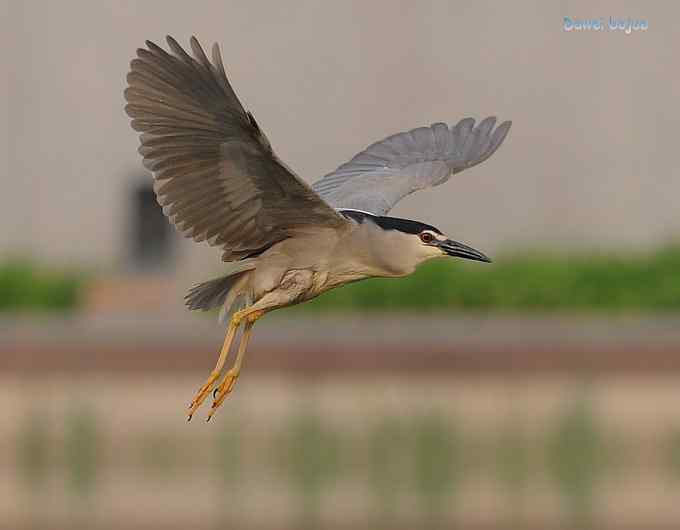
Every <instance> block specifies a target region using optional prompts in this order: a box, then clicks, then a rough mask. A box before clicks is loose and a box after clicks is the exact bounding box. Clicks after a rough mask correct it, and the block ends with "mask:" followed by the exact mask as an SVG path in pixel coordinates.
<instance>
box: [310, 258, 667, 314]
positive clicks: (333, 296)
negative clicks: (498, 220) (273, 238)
mask: <svg viewBox="0 0 680 530" xmlns="http://www.w3.org/2000/svg"><path fill="white" fill-rule="evenodd" d="M678 271H680V247H675V248H667V249H663V250H659V251H657V252H655V253H651V254H639V253H631V254H630V255H606V254H602V255H586V254H583V253H580V254H574V255H571V256H567V255H555V254H552V255H551V254H548V253H540V252H534V253H526V254H521V255H519V254H518V255H515V256H506V257H502V256H501V257H499V258H497V259H496V260H495V261H494V263H491V264H482V263H472V262H463V261H461V260H453V259H439V260H434V261H431V262H429V263H427V264H425V265H423V266H422V267H420V268H419V270H418V271H417V272H416V273H415V274H413V275H411V276H408V277H405V278H398V279H387V278H376V279H371V280H366V281H362V282H357V283H353V284H350V285H348V286H346V287H342V288H340V289H335V290H332V291H329V292H328V293H326V294H324V295H322V296H320V297H319V298H317V299H315V300H313V301H311V302H310V303H308V304H302V305H301V306H300V310H301V311H305V310H310V311H319V310H325V309H327V310H347V311H349V310H399V309H403V310H414V309H415V310H421V311H423V310H425V311H427V310H432V311H435V310H443V309H454V310H455V309H460V310H473V311H485V310H495V311H523V312H527V311H528V312H531V311H536V312H545V311H608V312H612V311H658V312H661V311H677V310H680V274H678Z"/></svg>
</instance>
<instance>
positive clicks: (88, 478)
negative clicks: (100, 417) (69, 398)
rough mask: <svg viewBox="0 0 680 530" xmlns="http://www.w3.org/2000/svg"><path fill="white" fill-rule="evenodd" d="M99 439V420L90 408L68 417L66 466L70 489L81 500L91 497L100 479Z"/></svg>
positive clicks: (65, 450)
mask: <svg viewBox="0 0 680 530" xmlns="http://www.w3.org/2000/svg"><path fill="white" fill-rule="evenodd" d="M98 456H99V437H98V434H97V426H96V418H95V416H94V414H92V413H91V412H90V411H89V410H87V409H80V408H79V409H76V410H73V411H71V412H70V413H69V414H68V415H67V417H66V428H65V432H64V463H65V467H66V473H67V484H68V489H69V490H70V491H71V492H73V493H74V494H76V495H77V496H79V497H88V496H90V495H92V493H93V489H94V485H95V480H96V478H97V468H98V463H99V462H98Z"/></svg>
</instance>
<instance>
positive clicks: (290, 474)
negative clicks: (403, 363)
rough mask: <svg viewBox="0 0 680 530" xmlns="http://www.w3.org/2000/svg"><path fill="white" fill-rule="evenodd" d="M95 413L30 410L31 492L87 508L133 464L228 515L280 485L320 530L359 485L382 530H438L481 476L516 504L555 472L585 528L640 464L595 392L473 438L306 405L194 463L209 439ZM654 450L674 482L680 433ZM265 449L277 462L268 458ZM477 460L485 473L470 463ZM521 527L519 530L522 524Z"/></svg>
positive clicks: (225, 441) (21, 442) (139, 472)
mask: <svg viewBox="0 0 680 530" xmlns="http://www.w3.org/2000/svg"><path fill="white" fill-rule="evenodd" d="M579 390H580V389H579ZM95 412H96V411H94V410H91V409H88V408H79V407H75V408H73V409H71V410H70V411H67V414H66V416H65V417H64V418H63V422H64V423H63V425H59V424H58V423H57V422H55V421H54V419H53V418H51V417H49V416H46V415H41V414H38V413H35V414H27V415H26V417H25V420H24V422H23V423H22V424H21V425H20V426H19V429H18V430H17V438H16V448H17V453H15V454H16V455H17V458H16V459H14V463H15V465H16V470H17V478H18V479H19V480H20V481H21V483H22V484H23V485H24V486H25V487H26V489H27V490H28V491H29V492H31V493H33V492H40V488H41V487H43V488H44V487H45V486H47V485H48V484H49V482H50V480H54V477H57V479H56V482H55V486H56V487H57V488H58V489H65V490H66V491H68V492H69V493H71V494H74V497H75V500H76V501H78V502H77V504H76V506H79V507H80V506H86V505H87V504H88V503H87V502H80V501H81V500H83V501H87V500H92V501H95V502H96V495H97V494H98V493H99V494H101V493H102V492H106V491H107V488H106V487H99V488H97V487H96V486H98V485H100V484H99V482H98V481H101V482H104V481H105V480H107V479H108V478H110V477H111V472H110V470H108V471H107V469H106V466H107V465H109V466H110V465H115V466H122V467H125V468H126V469H127V470H129V472H131V473H134V474H135V475H134V476H135V481H139V483H140V484H145V481H146V484H147V485H148V487H150V488H154V487H155V488H157V487H158V483H157V481H158V480H159V479H161V480H163V481H164V483H168V484H169V483H170V482H175V483H181V482H183V481H185V480H186V478H187V476H191V475H194V474H195V473H197V472H208V473H210V474H211V477H212V478H214V479H215V481H216V484H217V487H218V488H219V491H220V493H221V494H220V495H218V496H217V497H216V499H217V500H216V502H219V503H220V506H221V507H222V509H223V511H224V512H225V514H227V515H228V516H229V517H232V516H233V514H234V513H236V512H237V508H238V505H240V504H241V497H239V495H240V493H238V490H239V489H242V488H241V486H242V485H243V484H245V483H248V482H249V481H250V482H252V481H253V480H255V481H272V482H273V483H277V484H278V485H279V486H280V488H281V491H285V492H286V493H289V492H290V493H291V494H292V499H293V500H294V502H296V503H297V506H296V507H297V509H298V510H299V512H298V513H299V515H300V516H301V520H300V521H299V524H298V525H297V526H296V527H297V528H304V527H308V528H316V527H319V526H320V524H319V523H320V514H321V512H322V501H324V499H325V500H328V501H329V502H335V501H336V496H335V495H334V493H337V490H335V489H334V488H335V487H336V485H338V484H340V485H342V484H345V485H346V484H354V485H355V487H358V488H361V487H362V482H363V484H364V485H365V486H366V487H367V488H369V489H368V490H367V491H371V492H372V493H373V495H371V496H370V497H369V499H370V500H372V501H373V504H372V505H369V506H370V512H369V513H372V514H373V515H377V516H378V519H377V520H374V524H373V527H374V528H389V527H393V526H399V525H398V524H396V523H397V522H398V521H399V520H400V517H401V516H403V515H404V506H405V505H406V506H409V505H411V506H414V507H417V508H418V511H419V519H420V521H421V523H422V524H419V525H418V526H419V527H421V528H436V527H442V526H444V525H445V523H446V522H447V521H449V520H450V516H451V515H452V513H453V512H454V511H455V507H456V506H455V502H456V500H457V499H458V498H459V494H460V492H461V491H463V490H464V489H465V488H466V487H467V486H468V484H469V483H471V482H475V481H476V480H478V479H479V478H480V476H485V477H486V478H489V479H492V480H493V482H495V484H496V485H497V487H498V489H499V492H504V493H506V494H509V495H508V499H509V500H510V501H511V502H513V503H516V504H517V505H518V507H519V504H520V503H522V502H523V501H527V502H531V499H530V498H528V497H527V498H525V499H522V498H521V495H522V494H523V493H526V492H527V491H528V490H529V489H530V488H531V487H535V486H537V485H539V484H540V487H541V488H545V486H546V482H545V480H544V477H545V476H546V473H547V477H549V478H550V479H551V480H550V482H548V483H547V484H549V485H550V486H551V489H553V488H554V490H555V491H557V492H558V493H559V494H560V496H561V498H562V506H563V509H564V513H565V516H566V518H567V519H566V522H568V523H569V525H568V526H564V527H565V528H567V527H569V528H579V529H586V528H589V527H592V526H593V524H594V522H595V516H596V515H597V508H598V500H599V495H598V490H599V488H600V487H605V486H606V483H607V481H608V480H610V479H611V478H612V474H611V472H612V471H615V470H613V469H612V467H613V464H615V465H616V466H618V467H620V468H621V469H624V470H625V469H629V470H630V469H633V470H635V469H637V468H636V466H637V465H639V462H637V463H636V462H635V461H634V460H635V459H629V460H625V459H622V460H617V461H615V462H613V463H612V461H611V459H610V449H611V447H612V446H615V445H616V443H615V442H616V440H615V438H616V437H615V436H612V433H611V432H608V431H605V429H604V427H603V423H602V422H601V421H600V420H601V418H600V417H599V416H598V414H597V410H596V408H595V406H594V401H593V400H592V396H591V395H590V394H588V393H587V392H585V393H584V392H582V391H581V392H580V395H578V396H576V397H575V398H572V399H569V400H567V401H566V402H564V403H563V404H562V405H561V406H560V407H559V408H556V409H554V413H553V414H551V416H550V417H549V418H545V419H538V420H537V421H538V422H539V423H542V424H544V427H547V428H548V429H547V430H544V429H543V428H542V429H540V430H536V429H534V428H532V429H528V428H527V425H525V424H524V423H523V422H521V421H520V420H521V418H516V417H512V416H510V417H508V418H506V419H504V420H501V421H499V423H498V424H497V426H496V427H495V428H492V429H489V428H488V427H486V428H484V429H483V430H481V431H469V430H463V429H462V428H461V426H460V424H458V423H456V421H455V419H454V418H452V417H451V415H450V414H445V413H439V414H437V413H420V414H416V415H413V416H411V415H408V416H385V417H381V416H378V417H376V418H375V420H374V421H369V422H366V423H364V424H363V427H361V428H358V429H357V428H356V426H355V428H351V429H347V430H340V429H341V428H340V427H339V426H338V425H337V424H336V423H334V422H333V420H332V419H330V418H327V417H324V415H323V414H320V413H314V412H310V411H309V410H308V409H304V410H297V411H295V410H294V411H293V412H292V415H287V416H286V417H284V418H281V420H282V421H281V423H277V424H276V427H275V428H273V429H272V430H271V431H269V432H267V433H261V432H260V433H258V434H257V435H258V436H261V435H262V434H264V438H262V441H264V442H265V443H264V445H260V444H253V443H252V440H251V439H250V438H249V437H251V436H252V433H251V434H246V433H244V432H242V431H243V428H242V425H243V424H242V423H241V422H229V423H228V424H226V425H224V427H223V428H222V429H217V430H212V434H211V436H213V437H214V438H213V440H214V442H215V445H213V446H212V447H213V449H215V450H214V451H210V452H209V453H207V454H206V456H207V460H206V461H204V462H203V463H202V464H201V463H197V454H196V451H197V450H198V451H201V450H203V449H202V448H204V447H205V445H204V444H205V442H206V440H200V441H194V442H191V443H187V438H184V436H185V434H183V433H179V432H177V431H175V430H172V429H169V430H163V428H162V427H160V426H156V427H154V428H153V430H143V431H140V432H134V431H133V432H126V433H125V436H126V437H127V436H129V437H130V439H131V440H132V442H133V443H131V444H122V445H119V444H116V443H115V441H114V440H112V439H111V438H110V437H111V436H116V435H117V432H118V429H110V428H106V429H104V428H101V429H100V425H99V424H98V423H97V421H98V418H99V416H98V415H97V414H95ZM102 418H103V416H102ZM545 420H548V421H547V425H545ZM534 427H535V426H534ZM61 433H63V435H62V434H61ZM668 434H670V436H668ZM656 443H657V447H658V450H656V451H653V452H651V453H650V455H652V456H653V457H654V458H655V459H656V460H654V461H652V462H650V464H651V465H653V466H654V467H655V468H658V470H659V471H660V472H663V473H666V478H668V479H670V480H673V479H677V477H678V476H680V430H672V431H671V432H670V433H666V435H664V436H662V437H660V438H658V439H657V440H656ZM195 444H200V446H196V445H195ZM267 447H269V448H271V449H272V451H271V456H272V457H274V459H273V460H272V459H271V458H270V457H269V456H270V455H266V454H263V450H262V449H266V448H267ZM107 448H108V450H110V449H111V448H116V452H115V459H113V460H111V459H110V458H105V457H104V456H103V455H104V453H105V452H106V451H107ZM539 449H544V450H539ZM475 461H481V462H484V463H486V464H487V466H482V467H476V466H475V465H471V462H475ZM203 464H207V465H205V466H204V465H203ZM272 464H279V465H278V470H279V471H282V472H283V473H282V474H280V475H275V469H274V468H273V467H272ZM357 464H359V465H357ZM669 464H670V465H669ZM128 466H129V467H128ZM55 471H58V473H57V474H56V475H55ZM62 471H63V473H62ZM278 480H281V483H278ZM536 480H538V482H536ZM149 481H155V482H156V483H155V484H154V483H153V482H151V483H149ZM188 483H189V484H193V483H192V482H191V481H189V482H188ZM225 487H226V492H225ZM412 501H415V502H416V504H415V505H413V504H412ZM225 505H232V507H229V508H228V509H225ZM452 506H453V509H452ZM407 511H408V508H407ZM517 513H518V514H519V513H521V509H518V510H517ZM510 515H512V512H510ZM224 520H225V521H227V520H229V521H231V519H230V518H228V517H225V518H224ZM391 523H395V524H391ZM220 527H221V526H220ZM515 527H517V528H522V527H523V526H522V524H521V521H520V522H519V523H517V524H516V525H515Z"/></svg>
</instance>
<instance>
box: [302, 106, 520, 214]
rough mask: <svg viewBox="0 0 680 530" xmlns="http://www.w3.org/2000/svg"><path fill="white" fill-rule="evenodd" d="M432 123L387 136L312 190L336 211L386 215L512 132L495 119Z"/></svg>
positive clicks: (495, 146)
mask: <svg viewBox="0 0 680 530" xmlns="http://www.w3.org/2000/svg"><path fill="white" fill-rule="evenodd" d="M474 124H475V120H474V119H472V118H466V119H463V120H461V121H459V122H458V123H457V124H455V125H453V126H451V127H449V126H448V125H446V124H445V123H435V124H433V125H431V126H430V127H419V128H417V129H413V130H411V131H408V132H402V133H399V134H394V135H392V136H388V137H387V138H385V139H384V140H381V141H380V142H376V143H374V144H372V145H370V146H369V147H367V148H366V149H365V150H364V151H362V152H361V153H359V154H358V155H356V156H355V157H354V158H352V160H350V161H349V162H347V163H345V164H343V165H341V166H340V167H338V169H336V170H335V171H333V172H332V173H329V174H328V175H326V176H324V177H323V178H322V179H321V180H319V181H317V182H316V183H314V185H313V186H312V189H313V190H314V191H316V192H317V193H318V194H319V195H320V196H321V197H322V198H323V199H324V200H325V201H326V202H328V203H329V204H330V205H332V206H334V207H335V208H352V209H356V210H364V211H367V212H371V213H373V214H376V215H384V214H385V213H387V212H388V211H389V210H391V209H392V207H393V206H394V205H395V204H396V203H397V202H399V201H400V200H401V199H402V198H404V197H405V196H406V195H409V194H411V193H413V192H415V191H418V190H422V189H425V188H430V187H433V186H439V185H440V184H443V183H444V182H446V181H447V180H448V179H449V178H450V177H451V175H453V174H454V173H458V172H460V171H462V170H464V169H467V168H469V167H472V166H474V165H476V164H479V163H480V162H483V161H484V160H486V159H487V158H489V157H490V156H491V155H492V154H493V153H494V152H495V151H496V149H498V147H499V146H500V145H501V143H503V140H504V139H505V136H506V135H507V134H508V131H509V130H510V125H511V122H509V121H506V122H503V123H502V124H500V125H499V126H498V127H496V128H495V130H494V126H495V124H496V118H493V117H490V118H486V119H485V120H482V121H481V122H480V123H479V125H477V127H475V126H474Z"/></svg>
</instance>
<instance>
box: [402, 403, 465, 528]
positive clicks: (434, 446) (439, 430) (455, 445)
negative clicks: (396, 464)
mask: <svg viewBox="0 0 680 530" xmlns="http://www.w3.org/2000/svg"><path fill="white" fill-rule="evenodd" d="M413 437H414V440H413V441H414V446H413V456H414V464H415V465H414V475H415V476H414V478H415V490H416V492H417V494H418V496H419V497H420V500H421V503H422V508H423V513H424V514H426V516H427V517H428V521H427V522H428V526H429V527H436V526H438V525H439V524H440V522H441V519H442V518H443V513H444V511H445V508H446V500H447V499H448V500H450V499H451V496H452V495H453V494H454V493H456V492H457V490H456V486H457V485H458V480H459V479H460V478H461V472H462V465H463V459H462V457H461V453H462V450H461V449H462V447H461V440H460V437H459V436H458V433H457V432H456V431H454V429H453V428H452V426H451V424H450V422H449V421H448V419H447V418H446V417H445V416H443V415H438V414H430V415H426V416H423V417H421V418H417V419H416V422H415V424H414V426H413Z"/></svg>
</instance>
